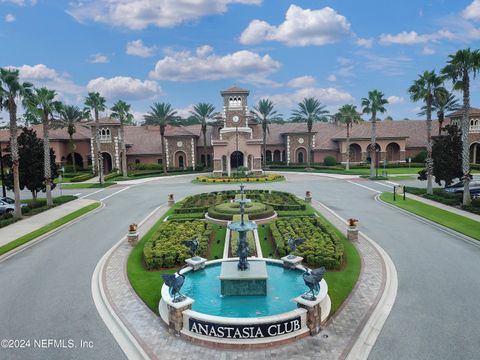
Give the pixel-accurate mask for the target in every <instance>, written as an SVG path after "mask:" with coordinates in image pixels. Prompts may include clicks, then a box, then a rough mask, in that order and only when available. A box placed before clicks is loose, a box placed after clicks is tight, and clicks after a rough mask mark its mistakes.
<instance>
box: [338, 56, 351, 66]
mask: <svg viewBox="0 0 480 360" xmlns="http://www.w3.org/2000/svg"><path fill="white" fill-rule="evenodd" d="M337 62H338V63H339V64H340V65H348V64H351V63H353V60H352V59H347V58H346V57H343V56H339V57H338V58H337Z"/></svg>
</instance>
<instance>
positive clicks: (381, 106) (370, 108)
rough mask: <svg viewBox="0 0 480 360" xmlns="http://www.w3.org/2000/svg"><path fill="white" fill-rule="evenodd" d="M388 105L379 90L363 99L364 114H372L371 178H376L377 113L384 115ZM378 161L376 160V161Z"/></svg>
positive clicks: (370, 92)
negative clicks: (374, 157) (374, 156)
mask: <svg viewBox="0 0 480 360" xmlns="http://www.w3.org/2000/svg"><path fill="white" fill-rule="evenodd" d="M386 104H388V100H387V99H385V95H384V94H383V92H381V91H379V90H372V91H369V92H368V97H367V98H362V106H363V109H362V112H363V113H364V114H372V117H371V119H370V120H371V122H372V137H371V143H370V177H372V178H373V177H374V176H375V162H374V160H373V155H374V154H375V148H376V144H377V113H381V114H383V113H384V112H386V111H387V109H385V105H386ZM375 160H376V159H375Z"/></svg>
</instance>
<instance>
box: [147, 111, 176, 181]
mask: <svg viewBox="0 0 480 360" xmlns="http://www.w3.org/2000/svg"><path fill="white" fill-rule="evenodd" d="M150 110H151V111H150V112H149V113H147V115H145V116H144V118H145V125H158V126H159V127H160V139H161V141H162V165H163V173H164V174H166V173H167V157H166V149H165V129H166V127H167V125H168V124H169V123H170V122H171V121H172V120H173V119H174V118H175V116H176V115H177V112H176V111H175V110H173V109H172V105H170V104H168V103H154V104H153V106H150Z"/></svg>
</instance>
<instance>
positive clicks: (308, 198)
mask: <svg viewBox="0 0 480 360" xmlns="http://www.w3.org/2000/svg"><path fill="white" fill-rule="evenodd" d="M305 202H306V203H307V204H310V203H311V202H312V193H311V192H310V191H307V192H306V193H305Z"/></svg>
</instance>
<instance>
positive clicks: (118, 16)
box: [67, 0, 262, 30]
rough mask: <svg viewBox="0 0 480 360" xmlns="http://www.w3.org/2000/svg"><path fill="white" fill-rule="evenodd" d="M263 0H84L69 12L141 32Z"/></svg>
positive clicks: (71, 6)
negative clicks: (148, 28)
mask: <svg viewBox="0 0 480 360" xmlns="http://www.w3.org/2000/svg"><path fill="white" fill-rule="evenodd" d="M261 3H262V0H87V1H85V0H82V1H79V0H77V1H75V2H74V3H72V4H71V5H70V8H69V9H68V10H67V13H68V14H70V15H71V16H73V17H74V18H75V20H77V21H78V22H80V23H82V22H85V21H94V22H99V23H104V24H108V25H112V26H119V27H127V28H129V29H133V30H141V29H144V28H146V27H147V26H149V25H153V26H157V27H173V26H176V25H178V24H180V23H183V22H186V21H191V20H195V19H198V18H200V17H202V16H206V15H214V14H223V13H225V12H226V11H227V10H228V5H231V4H245V5H260V4H261Z"/></svg>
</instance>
